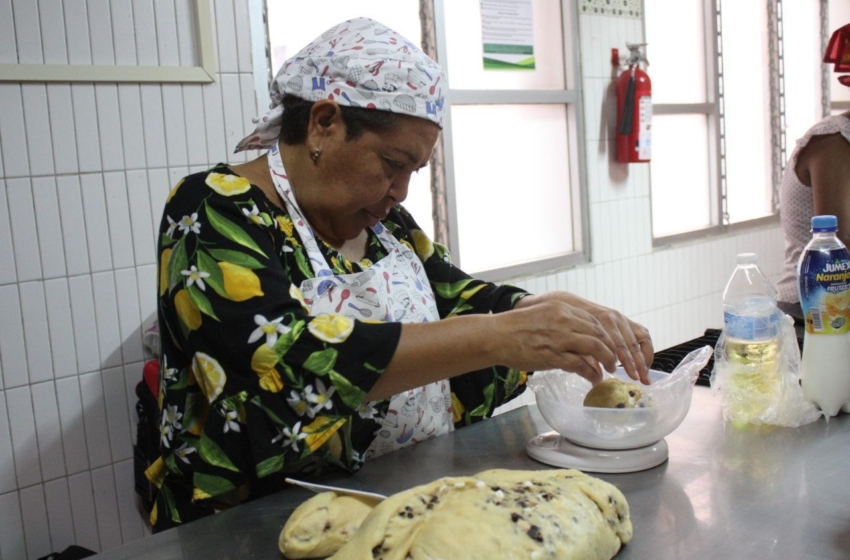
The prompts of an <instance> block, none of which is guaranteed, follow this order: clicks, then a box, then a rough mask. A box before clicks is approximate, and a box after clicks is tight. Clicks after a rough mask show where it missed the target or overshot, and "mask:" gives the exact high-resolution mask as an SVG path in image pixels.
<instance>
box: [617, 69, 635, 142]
mask: <svg viewBox="0 0 850 560" xmlns="http://www.w3.org/2000/svg"><path fill="white" fill-rule="evenodd" d="M634 107H635V72H634V66H633V67H632V75H631V77H630V78H629V86H628V88H626V99H625V100H624V101H623V114H622V115H621V117H620V128H619V130H617V134H622V135H624V136H627V135H629V134H631V132H632V119H633V118H634V114H633V113H634Z"/></svg>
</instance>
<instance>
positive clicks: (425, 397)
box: [267, 145, 454, 459]
mask: <svg viewBox="0 0 850 560" xmlns="http://www.w3.org/2000/svg"><path fill="white" fill-rule="evenodd" d="M267 157H268V162H269V171H270V173H271V175H272V179H273V180H274V185H275V188H276V189H277V192H278V194H280V196H281V198H282V199H283V201H284V204H285V205H286V209H287V211H288V212H289V215H290V217H291V218H292V223H293V225H294V226H295V229H296V230H297V231H298V234H299V235H300V236H301V241H302V242H303V244H304V249H305V251H306V252H307V256H308V258H309V259H310V266H311V267H312V269H313V272H314V273H315V275H316V277H315V278H313V279H309V280H305V281H304V282H302V283H301V286H300V288H301V293H302V295H303V296H304V300H305V301H306V303H307V305H308V306H309V307H310V315H312V316H319V315H324V314H331V313H338V314H340V315H345V316H346V317H349V318H351V319H361V320H363V319H366V320H370V319H371V320H380V321H386V322H399V323H422V322H427V321H439V320H440V315H439V313H438V311H437V304H436V302H435V298H434V292H433V290H431V285H430V284H429V283H428V277H427V276H426V275H425V269H424V267H423V266H422V261H420V260H419V257H418V256H416V253H414V252H413V251H411V250H410V249H409V248H408V247H407V246H405V245H404V244H402V243H399V241H398V240H397V239H396V238H395V237H393V235H392V234H391V233H390V232H389V231H388V230H387V229H386V228H385V227H384V226H383V224H381V223H378V224H377V225H376V226H375V227H374V228H372V231H373V232H374V233H375V235H376V236H377V237H378V239H379V240H380V241H381V243H382V244H383V246H384V248H385V249H386V250H387V253H388V254H387V256H386V257H384V258H383V259H381V260H380V261H378V262H376V263H373V264H372V266H371V267H369V268H368V269H366V270H364V271H362V272H356V273H353V274H343V275H334V273H333V271H332V270H331V268H330V266H328V263H327V260H326V259H325V257H324V255H323V254H322V252H321V251H320V250H319V245H318V241H317V240H316V236H315V234H314V233H313V228H312V227H310V225H309V224H308V223H307V220H306V219H305V218H304V215H303V214H302V213H301V209H300V208H299V207H298V203H297V202H296V200H295V195H294V194H293V193H292V187H291V186H290V184H289V181H288V180H287V178H286V170H285V169H284V167H283V161H282V159H281V157H280V151H279V149H278V146H277V145H275V146H273V147H272V148H271V149H269V152H268V156H267ZM453 429H454V424H453V423H452V399H451V391H450V389H449V382H448V380H445V379H444V380H442V381H438V382H436V383H430V384H428V385H426V386H424V387H419V388H417V389H411V390H409V391H405V392H403V393H400V394H398V395H395V396H393V397H392V398H391V399H390V403H389V409H388V410H387V415H386V417H385V418H384V419H383V421H382V425H381V428H380V429H379V430H378V433H377V435H376V437H375V439H374V440H373V441H372V444H371V445H370V446H369V449H368V450H367V451H366V454H365V458H366V459H370V458H373V457H377V456H379V455H383V454H385V453H389V452H390V451H395V450H396V449H400V448H402V447H404V446H406V445H410V444H413V443H418V442H420V441H423V440H425V439H428V438H430V437H434V436H438V435H441V434H445V433H448V432H451V431H452V430H453Z"/></svg>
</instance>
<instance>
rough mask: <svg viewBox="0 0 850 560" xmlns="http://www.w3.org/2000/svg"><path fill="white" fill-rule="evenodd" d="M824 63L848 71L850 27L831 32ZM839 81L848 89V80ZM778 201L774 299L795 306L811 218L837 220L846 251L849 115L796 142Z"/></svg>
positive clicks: (849, 223)
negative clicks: (780, 239) (781, 253)
mask: <svg viewBox="0 0 850 560" xmlns="http://www.w3.org/2000/svg"><path fill="white" fill-rule="evenodd" d="M841 61H843V62H841ZM824 62H836V66H835V70H836V71H838V72H848V71H850V24H848V25H845V26H844V27H842V28H839V29H837V30H836V31H835V32H834V33H833V35H832V38H831V39H830V41H829V46H828V47H827V56H825V57H824ZM839 82H840V83H842V84H843V85H845V86H848V87H850V76H842V77H840V78H839ZM779 201H780V208H781V212H780V214H779V217H780V221H781V224H782V233H783V235H784V237H785V266H784V267H783V270H782V277H781V278H780V279H779V282H778V283H777V291H778V292H779V298H778V299H779V301H784V302H788V303H798V302H799V301H800V294H799V293H798V290H797V263H798V262H799V260H800V254H801V253H802V252H803V248H804V247H805V246H806V244H807V243H808V242H809V241H810V240H811V238H812V234H811V219H812V216H818V215H823V214H831V215H834V216H836V217H838V237H839V239H841V241H843V242H844V244H845V245H848V246H850V111H847V112H846V113H843V114H841V115H832V116H829V117H826V118H825V119H823V120H821V121H820V122H818V123H817V124H815V125H814V126H812V128H810V129H809V130H808V131H807V132H806V134H805V135H803V137H802V138H800V139H799V140H797V147H796V148H794V151H793V152H792V153H791V157H790V158H788V163H787V164H786V166H785V173H784V174H783V176H782V184H781V186H780V188H779Z"/></svg>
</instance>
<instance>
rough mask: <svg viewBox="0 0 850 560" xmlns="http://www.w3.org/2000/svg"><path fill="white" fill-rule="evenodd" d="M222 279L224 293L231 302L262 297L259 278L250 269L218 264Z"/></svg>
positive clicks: (236, 265) (230, 264)
mask: <svg viewBox="0 0 850 560" xmlns="http://www.w3.org/2000/svg"><path fill="white" fill-rule="evenodd" d="M218 267H219V269H221V275H222V277H223V278H224V291H225V292H227V295H228V296H229V297H230V299H232V300H233V301H245V300H246V299H251V298H252V297H259V296H262V295H263V288H262V286H261V285H260V278H259V277H258V276H257V275H256V274H255V273H254V271H252V270H251V269H250V268H245V267H244V266H239V265H238V264H233V263H229V262H220V263H218Z"/></svg>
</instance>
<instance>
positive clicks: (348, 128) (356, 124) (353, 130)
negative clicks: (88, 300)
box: [280, 94, 405, 145]
mask: <svg viewBox="0 0 850 560" xmlns="http://www.w3.org/2000/svg"><path fill="white" fill-rule="evenodd" d="M312 107H313V102H312V101H307V100H306V99H301V98H300V97H295V96H294V95H289V94H287V95H285V96H284V97H283V117H282V122H281V126H280V139H281V141H282V142H283V143H284V144H288V145H294V144H303V143H304V142H305V141H306V140H307V124H308V123H309V122H310V109H311V108H312ZM339 108H340V110H341V111H342V121H343V122H344V123H345V140H346V141H351V140H356V139H357V138H359V137H360V135H361V134H363V132H364V131H366V130H369V131H372V132H382V131H386V130H391V129H393V128H395V127H396V125H398V122H399V119H401V118H404V117H405V115H399V114H397V113H391V112H389V111H382V110H378V109H364V108H362V107H348V106H344V105H340V106H339Z"/></svg>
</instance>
